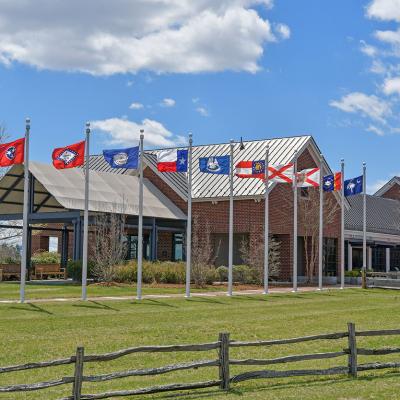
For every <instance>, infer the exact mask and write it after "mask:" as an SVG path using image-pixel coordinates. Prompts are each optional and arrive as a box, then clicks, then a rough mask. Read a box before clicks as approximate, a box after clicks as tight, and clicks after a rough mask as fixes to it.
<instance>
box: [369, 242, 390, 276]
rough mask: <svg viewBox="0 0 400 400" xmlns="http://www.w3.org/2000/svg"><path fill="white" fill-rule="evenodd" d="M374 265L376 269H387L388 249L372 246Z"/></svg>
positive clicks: (373, 267)
mask: <svg viewBox="0 0 400 400" xmlns="http://www.w3.org/2000/svg"><path fill="white" fill-rule="evenodd" d="M368 267H369V268H371V267H372V269H373V270H374V271H385V270H386V249H385V248H384V247H379V246H377V247H373V248H372V265H369V266H368Z"/></svg>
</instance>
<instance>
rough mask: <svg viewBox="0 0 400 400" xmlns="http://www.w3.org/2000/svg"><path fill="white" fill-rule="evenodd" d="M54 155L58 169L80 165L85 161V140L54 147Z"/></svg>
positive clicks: (55, 165) (54, 163) (54, 161)
mask: <svg viewBox="0 0 400 400" xmlns="http://www.w3.org/2000/svg"><path fill="white" fill-rule="evenodd" d="M52 157H53V165H54V167H55V168H57V169H64V168H74V167H79V166H81V165H83V163H84V161H85V141H84V140H83V141H82V142H79V143H75V144H71V145H70V146H66V147H59V148H57V149H54V150H53V154H52Z"/></svg>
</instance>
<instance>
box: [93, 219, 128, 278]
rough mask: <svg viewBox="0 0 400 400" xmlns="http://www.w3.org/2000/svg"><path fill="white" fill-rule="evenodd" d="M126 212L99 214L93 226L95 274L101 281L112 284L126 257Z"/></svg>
mask: <svg viewBox="0 0 400 400" xmlns="http://www.w3.org/2000/svg"><path fill="white" fill-rule="evenodd" d="M125 222H126V216H125V215H124V214H117V213H110V214H98V215H96V217H95V224H94V226H93V236H94V241H93V246H92V247H94V248H93V249H92V251H91V253H92V257H93V261H94V266H93V276H94V277H95V278H96V279H97V280H98V281H100V282H105V283H107V284H110V283H111V282H112V281H113V280H114V277H115V271H116V268H117V266H118V264H120V263H121V261H122V260H123V259H124V258H125V255H126V241H125V240H124V239H125Z"/></svg>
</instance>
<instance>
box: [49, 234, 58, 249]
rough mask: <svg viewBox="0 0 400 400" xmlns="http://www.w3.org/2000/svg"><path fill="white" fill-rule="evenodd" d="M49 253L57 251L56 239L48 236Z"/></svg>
mask: <svg viewBox="0 0 400 400" xmlns="http://www.w3.org/2000/svg"><path fill="white" fill-rule="evenodd" d="M49 251H56V252H57V251H58V237H57V236H50V237H49Z"/></svg>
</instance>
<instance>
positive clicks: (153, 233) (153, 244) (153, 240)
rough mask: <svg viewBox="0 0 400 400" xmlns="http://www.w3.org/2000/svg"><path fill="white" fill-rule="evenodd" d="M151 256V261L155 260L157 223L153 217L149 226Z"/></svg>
mask: <svg viewBox="0 0 400 400" xmlns="http://www.w3.org/2000/svg"><path fill="white" fill-rule="evenodd" d="M150 241H151V256H150V259H151V260H152V261H155V260H157V225H156V219H155V218H153V221H152V227H151V239H150Z"/></svg>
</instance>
